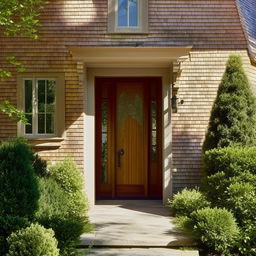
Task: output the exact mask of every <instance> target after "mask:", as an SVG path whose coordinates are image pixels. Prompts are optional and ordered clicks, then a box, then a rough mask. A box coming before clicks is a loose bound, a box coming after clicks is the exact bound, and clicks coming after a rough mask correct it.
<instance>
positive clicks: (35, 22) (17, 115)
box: [0, 0, 46, 123]
mask: <svg viewBox="0 0 256 256" xmlns="http://www.w3.org/2000/svg"><path fill="white" fill-rule="evenodd" d="M45 4H46V2H45V1H44V0H1V1H0V31H1V32H2V33H3V35H5V36H26V37H29V38H31V39H37V38H38V34H37V32H38V31H37V27H38V26H39V25H40V23H39V19H38V16H39V14H40V11H41V10H42V8H43V7H44V5H45ZM1 62H2V63H3V62H4V63H8V64H9V65H10V66H12V67H15V68H16V71H17V72H23V71H24V70H25V68H24V66H23V65H22V63H21V62H19V61H17V60H16V59H15V57H14V56H6V57H5V58H4V59H2V60H1ZM11 75H12V73H11V71H10V69H7V68H0V81H4V80H5V79H7V78H8V77H11ZM0 111H1V112H3V113H5V114H7V115H8V116H9V117H10V118H11V119H12V120H14V121H22V122H25V123H26V121H27V120H26V118H25V115H24V114H23V112H21V111H19V110H17V109H16V108H15V107H14V106H12V105H11V104H10V103H9V102H8V101H4V102H3V103H1V104H0Z"/></svg>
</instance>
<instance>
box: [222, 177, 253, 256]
mask: <svg viewBox="0 0 256 256" xmlns="http://www.w3.org/2000/svg"><path fill="white" fill-rule="evenodd" d="M227 195H228V199H227V203H226V207H227V208H228V209H230V211H232V212H233V214H234V216H235V217H236V219H237V222H238V224H239V226H240V229H241V232H240V239H239V242H238V249H239V251H240V252H241V254H242V255H248V256H249V255H254V254H255V253H256V187H255V186H254V185H252V184H250V183H246V182H236V183H233V184H231V185H230V186H229V187H228V188H227Z"/></svg>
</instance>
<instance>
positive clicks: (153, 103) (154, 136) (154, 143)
mask: <svg viewBox="0 0 256 256" xmlns="http://www.w3.org/2000/svg"><path fill="white" fill-rule="evenodd" d="M150 106H151V107H150V114H151V154H150V155H151V161H152V162H154V161H156V160H157V103H156V101H151V104H150Z"/></svg>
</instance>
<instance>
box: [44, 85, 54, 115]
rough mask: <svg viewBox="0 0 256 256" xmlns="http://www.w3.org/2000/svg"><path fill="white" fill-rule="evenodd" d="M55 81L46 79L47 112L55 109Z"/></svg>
mask: <svg viewBox="0 0 256 256" xmlns="http://www.w3.org/2000/svg"><path fill="white" fill-rule="evenodd" d="M55 83H56V82H55V81H54V80H47V105H46V112H47V113H49V112H50V113H52V112H54V111H55Z"/></svg>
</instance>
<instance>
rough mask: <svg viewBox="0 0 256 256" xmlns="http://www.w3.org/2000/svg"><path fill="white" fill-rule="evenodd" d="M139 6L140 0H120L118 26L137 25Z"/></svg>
mask: <svg viewBox="0 0 256 256" xmlns="http://www.w3.org/2000/svg"><path fill="white" fill-rule="evenodd" d="M138 8H139V6H138V0H118V11H117V15H118V27H137V26H138Z"/></svg>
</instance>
